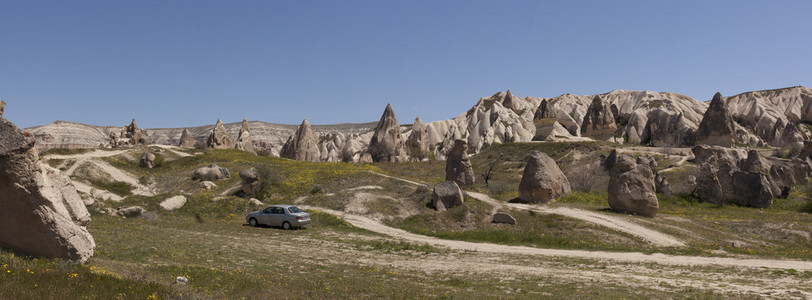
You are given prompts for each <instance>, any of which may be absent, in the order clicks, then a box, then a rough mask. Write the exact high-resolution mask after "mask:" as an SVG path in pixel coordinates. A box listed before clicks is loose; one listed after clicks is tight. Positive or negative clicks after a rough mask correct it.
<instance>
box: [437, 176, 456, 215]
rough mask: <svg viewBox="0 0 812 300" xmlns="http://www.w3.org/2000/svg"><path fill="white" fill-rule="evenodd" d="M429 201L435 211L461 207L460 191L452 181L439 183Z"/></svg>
mask: <svg viewBox="0 0 812 300" xmlns="http://www.w3.org/2000/svg"><path fill="white" fill-rule="evenodd" d="M431 199H432V204H433V205H434V207H435V209H437V211H444V210H446V209H450V208H452V207H455V206H459V205H462V203H463V196H462V190H461V189H460V186H459V185H457V183H455V182H453V181H445V182H441V183H439V184H437V185H435V186H434V192H433V193H432V194H431Z"/></svg>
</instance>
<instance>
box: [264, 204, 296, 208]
mask: <svg viewBox="0 0 812 300" xmlns="http://www.w3.org/2000/svg"><path fill="white" fill-rule="evenodd" d="M294 206H296V205H289V204H274V205H271V206H268V207H282V208H288V207H294Z"/></svg>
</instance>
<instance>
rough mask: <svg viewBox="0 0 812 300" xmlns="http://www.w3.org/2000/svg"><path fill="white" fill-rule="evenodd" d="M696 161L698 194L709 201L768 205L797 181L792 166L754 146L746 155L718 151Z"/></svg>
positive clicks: (719, 203)
mask: <svg viewBox="0 0 812 300" xmlns="http://www.w3.org/2000/svg"><path fill="white" fill-rule="evenodd" d="M694 149H697V148H694ZM695 155H696V154H695ZM717 157H718V158H717ZM697 158H699V156H697ZM697 162H698V163H700V168H699V173H698V174H697V178H696V194H697V196H698V197H699V199H700V200H702V201H704V202H708V203H714V204H718V205H723V204H736V205H743V206H751V207H757V208H766V207H770V206H771V205H772V200H773V198H774V197H779V196H786V194H785V193H786V192H788V191H789V188H790V187H791V186H792V185H793V184H794V183H795V181H794V176H795V175H794V173H793V170H792V168H790V167H784V166H781V165H777V164H773V163H771V162H769V161H767V160H766V159H764V158H763V157H761V155H760V154H759V153H758V151H754V150H753V151H750V152H749V153H748V154H747V157H746V158H743V159H735V158H733V157H732V156H722V155H719V156H708V158H707V159H705V160H702V161H701V162H700V160H699V159H697Z"/></svg>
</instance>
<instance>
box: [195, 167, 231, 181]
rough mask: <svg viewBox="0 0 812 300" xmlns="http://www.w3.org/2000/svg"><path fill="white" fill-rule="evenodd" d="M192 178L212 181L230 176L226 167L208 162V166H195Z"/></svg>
mask: <svg viewBox="0 0 812 300" xmlns="http://www.w3.org/2000/svg"><path fill="white" fill-rule="evenodd" d="M192 178H194V179H199V180H202V181H214V180H220V179H226V178H231V173H230V172H228V169H226V168H223V167H220V166H218V165H216V164H210V165H209V166H208V167H200V168H197V169H196V170H195V173H194V176H193V177H192Z"/></svg>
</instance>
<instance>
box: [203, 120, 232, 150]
mask: <svg viewBox="0 0 812 300" xmlns="http://www.w3.org/2000/svg"><path fill="white" fill-rule="evenodd" d="M206 146H207V147H209V148H214V149H233V148H234V140H233V139H232V138H231V136H230V135H229V134H228V130H226V127H225V126H223V121H221V120H220V119H217V123H216V124H214V128H213V129H212V130H211V133H210V134H209V138H208V139H207V140H206Z"/></svg>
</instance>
